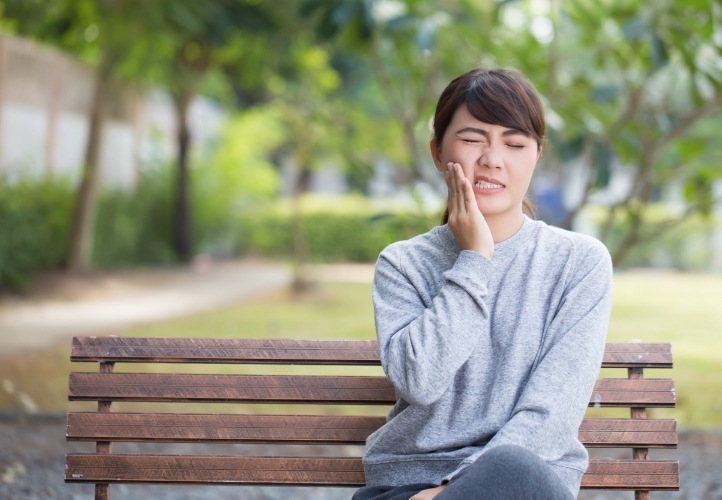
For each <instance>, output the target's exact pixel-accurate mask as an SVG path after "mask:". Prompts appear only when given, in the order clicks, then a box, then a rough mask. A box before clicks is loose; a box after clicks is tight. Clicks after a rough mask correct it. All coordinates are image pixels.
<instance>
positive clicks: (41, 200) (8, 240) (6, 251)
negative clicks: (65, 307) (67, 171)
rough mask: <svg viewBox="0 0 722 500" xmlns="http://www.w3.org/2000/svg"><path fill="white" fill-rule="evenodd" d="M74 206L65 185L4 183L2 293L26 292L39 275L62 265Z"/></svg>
mask: <svg viewBox="0 0 722 500" xmlns="http://www.w3.org/2000/svg"><path fill="white" fill-rule="evenodd" d="M72 203H73V192H72V189H71V188H70V186H69V185H68V184H67V183H65V182H39V183H38V182H28V181H21V182H20V183H18V184H12V185H9V184H2V183H0V289H1V288H15V289H17V288H22V287H24V286H25V285H26V284H27V282H28V281H29V280H30V279H31V278H32V276H33V275H34V274H35V273H36V272H37V271H39V270H43V269H52V268H57V267H60V266H61V265H62V263H63V260H64V258H65V254H66V251H67V247H68V234H69V233H70V220H71V214H72Z"/></svg>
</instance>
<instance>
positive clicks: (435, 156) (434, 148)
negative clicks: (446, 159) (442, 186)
mask: <svg viewBox="0 0 722 500" xmlns="http://www.w3.org/2000/svg"><path fill="white" fill-rule="evenodd" d="M429 150H430V151H431V159H432V160H433V161H434V165H436V170H438V171H439V172H442V173H443V172H444V170H445V169H444V166H443V165H442V164H441V149H440V148H439V146H438V145H437V144H436V140H435V139H433V138H432V139H431V140H430V141H429Z"/></svg>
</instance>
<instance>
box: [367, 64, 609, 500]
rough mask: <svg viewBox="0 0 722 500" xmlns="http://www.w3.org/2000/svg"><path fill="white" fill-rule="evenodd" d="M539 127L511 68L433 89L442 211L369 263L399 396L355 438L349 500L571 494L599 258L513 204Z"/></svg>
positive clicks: (583, 463)
mask: <svg viewBox="0 0 722 500" xmlns="http://www.w3.org/2000/svg"><path fill="white" fill-rule="evenodd" d="M544 134H545V123H544V111H543V107H542V103H541V100H540V98H539V95H538V94H537V92H536V90H535V89H534V87H533V86H532V85H531V84H530V83H529V82H528V81H527V80H526V79H525V78H524V77H523V76H522V75H521V74H519V73H518V72H516V71H514V70H509V69H493V70H487V69H475V70H472V71H469V72H468V73H465V74H463V75H461V76H459V77H457V78H456V79H454V80H453V81H452V82H451V83H450V84H449V85H448V86H447V88H446V89H445V90H444V92H443V93H442V94H441V97H440V99H439V102H438V104H437V107H436V113H435V116H434V136H433V138H432V140H431V145H430V146H431V155H432V157H433V160H434V163H435V164H436V167H437V169H438V170H440V171H441V172H443V173H444V175H445V178H446V184H447V187H448V192H449V194H448V209H447V212H446V214H445V217H444V225H442V226H439V227H436V228H434V229H432V230H431V231H429V232H428V233H426V234H423V235H420V236H417V237H415V238H413V239H411V240H408V241H401V242H397V243H394V244H392V245H390V246H389V247H388V248H386V249H385V250H384V251H383V252H382V253H381V255H380V256H379V259H378V262H377V265H376V274H375V278H374V284H373V301H374V310H375V320H376V330H377V337H378V341H379V348H380V351H381V361H382V364H383V368H384V371H385V373H386V375H387V376H388V378H389V380H390V381H391V383H392V384H393V386H394V388H395V389H396V394H397V402H396V405H395V406H394V408H393V409H392V410H391V412H390V413H389V415H388V419H387V423H386V424H385V425H384V426H383V427H381V428H380V429H379V430H378V431H376V432H375V433H373V434H372V435H371V436H370V437H369V438H368V441H367V447H366V453H365V456H364V467H365V471H366V481H367V485H366V486H365V487H363V488H361V489H360V490H358V491H357V492H356V494H355V495H354V500H369V499H375V500H380V499H408V498H413V499H415V500H416V499H426V498H437V499H438V500H446V499H464V500H471V499H475V498H493V499H498V498H503V499H506V498H509V499H527V498H539V499H544V500H549V499H570V498H575V497H576V495H577V493H578V491H579V486H580V482H581V479H582V475H583V473H584V471H585V470H586V467H587V464H588V456H587V453H586V450H585V448H584V447H583V446H582V445H581V444H580V442H579V441H578V439H577V432H578V428H579V425H580V423H581V421H582V418H583V415H584V411H585V408H586V406H587V403H588V402H589V398H590V395H591V392H592V390H593V387H594V382H595V380H596V378H597V375H598V372H599V366H600V363H601V357H602V354H603V351H604V342H605V335H606V330H607V324H608V321H609V313H610V306H611V281H612V266H611V260H610V258H609V253H608V252H607V250H606V248H605V247H604V246H603V245H602V244H601V243H600V242H599V241H597V240H595V239H593V238H591V237H588V236H584V235H581V234H577V233H573V232H569V231H564V230H561V229H558V228H554V227H551V226H548V225H546V224H545V223H543V222H540V221H535V220H533V219H532V218H530V217H529V216H527V215H526V214H525V212H524V210H525V207H526V201H525V197H526V191H527V188H528V187H529V183H530V181H531V178H532V174H533V172H534V167H535V165H536V162H537V160H538V159H539V156H540V155H541V152H542V144H543V142H544Z"/></svg>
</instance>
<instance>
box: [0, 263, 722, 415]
mask: <svg viewBox="0 0 722 500" xmlns="http://www.w3.org/2000/svg"><path fill="white" fill-rule="evenodd" d="M720 298H722V275H689V274H675V273H647V272H629V273H620V274H617V275H616V277H615V299H614V309H613V313H612V322H611V326H610V331H609V336H608V340H615V341H626V340H633V339H640V340H645V341H663V342H671V343H672V344H673V351H674V356H675V358H674V359H675V367H674V369H673V371H672V372H671V375H672V376H673V377H674V378H675V380H676V381H677V398H678V406H677V408H675V409H672V410H655V411H654V412H653V415H654V416H657V417H662V416H667V415H673V416H674V417H676V418H677V419H678V420H679V422H680V424H681V425H685V426H722V370H720V367H722V335H720V334H721V333H722V314H721V313H722V300H720ZM373 329H374V326H373V311H372V307H371V299H370V284H350V283H349V284H326V285H323V286H322V288H321V289H320V290H319V291H318V292H316V293H315V294H313V295H312V296H310V297H307V298H304V299H297V298H294V297H293V296H291V295H290V294H288V293H285V292H278V293H275V294H270V295H266V296H263V297H259V298H257V299H256V300H254V301H252V302H244V303H242V304H239V305H238V306H235V307H229V308H226V309H223V310H218V311H214V312H210V313H203V314H199V315H195V316H189V317H186V318H180V319H176V320H172V321H166V322H162V323H156V324H151V325H144V326H138V327H135V328H132V329H130V330H128V331H126V332H123V335H134V336H188V337H298V338H314V337H315V338H373ZM68 356H69V346H67V345H64V346H61V347H58V348H56V349H54V350H48V351H47V352H46V353H42V354H41V355H37V354H35V355H33V356H32V358H31V357H28V358H25V359H23V358H19V359H13V360H11V361H8V362H5V363H3V364H0V381H3V386H4V387H5V390H4V391H0V410H2V409H8V408H18V407H20V402H19V401H20V398H19V394H20V393H25V394H26V395H27V397H29V398H30V399H32V400H33V401H35V403H36V404H37V405H38V407H39V408H40V409H45V410H58V409H64V408H66V406H67V405H66V401H65V395H66V392H67V373H68V371H69V370H70V368H71V367H70V363H69V362H68V361H67V358H68ZM72 368H73V369H74V370H78V369H88V370H94V369H95V368H94V366H93V365H92V364H88V365H77V364H76V366H73V367H72ZM133 368H134V369H135V368H136V367H133ZM139 368H141V369H142V367H139ZM167 368H168V370H169V371H171V370H172V371H177V370H178V369H179V368H180V367H179V366H178V365H168V367H167ZM255 368H257V367H255ZM190 369H193V370H197V371H203V370H204V367H203V366H202V365H198V366H193V367H191V368H190ZM245 369H246V368H245V367H238V366H233V367H229V368H228V370H229V371H233V372H234V373H238V372H243V371H244V370H245ZM269 369H271V368H269ZM296 369H297V370H298V371H304V370H307V368H305V367H297V368H296ZM326 369H327V370H339V368H326ZM343 369H344V370H345V369H346V368H343ZM353 370H354V373H358V371H359V370H369V368H354V369H353ZM371 370H378V369H374V368H372V369H371ZM605 376H625V374H624V373H623V371H620V370H616V371H612V370H609V373H607V374H605ZM647 376H648V377H650V378H651V377H660V378H662V377H668V376H670V373H669V371H668V370H655V371H650V373H649V374H648V375H647ZM40 380H42V381H44V382H43V383H39V382H38V381H40ZM8 384H10V385H11V388H12V391H8V390H7V389H8Z"/></svg>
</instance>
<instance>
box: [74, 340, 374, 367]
mask: <svg viewBox="0 0 722 500" xmlns="http://www.w3.org/2000/svg"><path fill="white" fill-rule="evenodd" d="M70 359H71V361H99V360H104V361H123V362H158V363H240V364H242V363H256V364H264V363H277V364H284V363H293V364H314V365H323V364H344V365H379V364H380V362H379V350H378V344H377V342H376V341H375V340H312V339H236V338H220V339H213V338H181V339H178V338H136V337H76V338H74V339H73V346H72V351H71V356H70Z"/></svg>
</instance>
